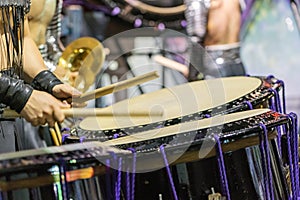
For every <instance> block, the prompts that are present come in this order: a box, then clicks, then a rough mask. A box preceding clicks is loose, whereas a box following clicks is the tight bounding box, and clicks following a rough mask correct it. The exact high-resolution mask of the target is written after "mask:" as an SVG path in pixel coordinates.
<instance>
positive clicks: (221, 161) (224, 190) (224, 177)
mask: <svg viewBox="0 0 300 200" xmlns="http://www.w3.org/2000/svg"><path fill="white" fill-rule="evenodd" d="M214 138H215V141H216V143H217V145H216V152H217V160H218V167H219V172H220V176H221V182H222V193H223V194H224V193H225V194H226V199H227V200H230V192H229V187H228V180H227V175H226V168H225V162H224V157H223V151H222V146H221V142H220V138H219V136H218V135H217V134H215V135H214Z"/></svg>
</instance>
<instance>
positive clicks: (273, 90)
mask: <svg viewBox="0 0 300 200" xmlns="http://www.w3.org/2000/svg"><path fill="white" fill-rule="evenodd" d="M269 91H270V92H272V93H273V94H274V101H275V106H274V108H273V110H274V111H277V112H281V106H280V103H279V95H278V92H277V91H276V90H275V89H273V88H269Z"/></svg>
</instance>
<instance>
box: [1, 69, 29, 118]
mask: <svg viewBox="0 0 300 200" xmlns="http://www.w3.org/2000/svg"><path fill="white" fill-rule="evenodd" d="M32 91H33V88H32V87H31V86H30V85H27V84H25V83H24V82H23V81H22V80H18V79H14V78H11V77H9V76H5V75H3V74H2V75H1V74H0V103H3V104H5V105H7V106H9V107H10V108H11V109H13V110H15V111H17V112H18V113H20V112H21V111H22V109H23V108H24V106H25V105H26V103H27V101H28V99H29V97H30V95H31V93H32Z"/></svg>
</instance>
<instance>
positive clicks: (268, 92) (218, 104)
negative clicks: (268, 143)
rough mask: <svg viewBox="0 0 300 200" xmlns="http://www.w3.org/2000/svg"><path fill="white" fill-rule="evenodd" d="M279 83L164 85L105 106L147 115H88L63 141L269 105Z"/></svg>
mask: <svg viewBox="0 0 300 200" xmlns="http://www.w3.org/2000/svg"><path fill="white" fill-rule="evenodd" d="M281 87H282V84H281V82H280V81H278V80H277V79H276V78H274V77H268V78H262V77H225V78H218V79H212V80H203V81H195V82H190V83H186V84H183V85H178V86H174V87H171V88H165V89H162V90H158V91H155V92H151V93H147V94H143V95H140V96H137V97H134V98H130V99H127V100H123V101H120V102H118V103H116V104H113V105H112V106H110V107H107V108H105V109H107V110H108V111H110V112H112V113H113V111H114V110H117V111H126V112H128V113H134V112H135V111H139V110H148V111H149V113H150V116H149V117H141V116H130V117H124V116H123V117H122V116H111V117H108V116H103V117H88V118H85V119H83V120H82V121H81V122H80V124H79V126H78V127H75V128H73V129H72V130H71V131H69V132H64V133H65V137H64V138H65V143H72V142H79V141H83V140H84V141H94V140H100V141H105V140H108V139H114V138H116V137H123V136H126V135H128V134H132V133H136V132H142V131H146V130H151V129H156V128H160V127H166V126H170V125H174V124H179V123H184V122H188V121H193V120H199V119H203V118H206V117H211V116H215V115H220V114H226V113H233V112H237V111H241V110H247V109H252V108H255V107H269V105H270V103H269V101H271V100H272V99H273V97H274V98H275V97H276V99H278V98H277V95H278V94H277V91H279V90H280V89H281ZM272 101H274V100H272ZM274 107H275V106H274ZM276 107H278V105H277V106H276ZM151 111H152V112H154V111H162V112H163V115H162V116H151Z"/></svg>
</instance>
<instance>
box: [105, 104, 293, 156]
mask: <svg viewBox="0 0 300 200" xmlns="http://www.w3.org/2000/svg"><path fill="white" fill-rule="evenodd" d="M253 112H257V113H258V114H255V113H254V115H253V114H251V113H253ZM249 113H250V114H249ZM236 114H245V118H240V119H238V120H232V121H230V120H229V121H227V122H226V123H224V124H223V123H219V124H215V125H212V126H207V127H200V128H198V126H197V125H195V124H196V123H194V122H186V123H188V124H186V127H191V128H190V130H187V131H183V132H173V133H172V134H170V135H167V136H165V135H164V136H161V137H160V136H157V137H153V138H151V139H146V140H141V141H138V140H136V141H134V140H133V141H131V142H130V143H127V142H124V143H120V142H122V140H124V138H118V139H114V140H109V141H106V142H104V144H109V145H111V146H116V147H118V148H120V149H128V148H129V146H130V148H135V147H138V146H143V147H145V146H146V144H153V143H157V145H156V146H153V145H150V146H151V148H149V149H147V148H143V149H142V150H141V151H143V152H151V151H157V149H158V148H159V146H160V145H167V146H168V148H172V147H176V148H178V147H180V146H183V147H185V149H186V147H187V146H189V147H192V146H199V145H200V144H202V143H203V142H204V141H208V140H209V141H214V137H213V136H212V135H207V133H212V132H213V133H215V134H218V135H219V139H220V142H221V143H223V144H225V143H230V142H234V141H237V140H240V139H245V138H248V137H253V136H258V135H259V133H260V132H261V131H262V130H261V127H260V126H259V122H263V123H264V125H265V126H266V127H267V129H268V130H271V129H273V128H274V127H278V126H281V125H283V124H287V123H288V122H289V118H288V116H287V115H284V114H280V113H278V112H275V111H272V110H270V109H255V110H248V111H242V112H239V113H231V114H228V115H225V116H232V115H236ZM217 117H218V116H216V117H213V118H217ZM221 117H224V116H221ZM204 120H211V121H216V120H214V119H204ZM200 121H202V120H200ZM189 123H193V125H192V124H189ZM236 123H238V124H239V125H238V127H239V129H234V130H232V129H231V128H228V127H230V126H228V125H229V124H230V125H232V124H236ZM242 123H244V124H243V125H242ZM174 126H177V125H174ZM178 126H179V125H178ZM193 127H196V128H193ZM166 128H168V127H166ZM166 128H162V130H163V129H166ZM175 129H176V128H175ZM178 130H179V129H178ZM211 130H221V131H220V132H219V133H218V132H216V131H211ZM152 131H153V130H152ZM148 132H149V134H148ZM150 132H151V131H145V132H142V133H137V134H143V135H151V133H150ZM195 132H196V134H195ZM181 135H184V137H187V138H188V137H189V135H192V138H195V139H194V140H193V141H189V140H188V141H181V143H180V144H166V141H174V140H176V138H178V137H180V136H181ZM201 135H205V136H204V137H203V136H202V137H199V136H201ZM127 137H134V138H137V137H139V135H136V134H135V135H133V136H127ZM132 144H134V145H132ZM136 151H137V152H138V151H139V150H138V149H136Z"/></svg>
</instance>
